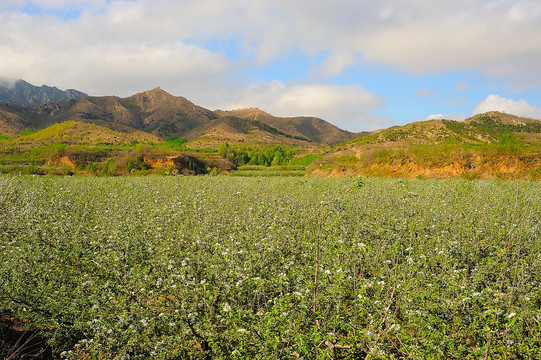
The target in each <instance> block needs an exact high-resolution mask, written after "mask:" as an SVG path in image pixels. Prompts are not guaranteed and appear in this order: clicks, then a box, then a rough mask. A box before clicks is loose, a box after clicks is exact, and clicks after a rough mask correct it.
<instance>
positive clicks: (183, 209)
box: [0, 176, 541, 359]
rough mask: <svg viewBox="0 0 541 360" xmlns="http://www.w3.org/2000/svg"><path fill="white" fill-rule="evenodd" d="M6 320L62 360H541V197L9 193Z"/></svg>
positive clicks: (132, 183) (124, 187) (282, 184)
mask: <svg viewBox="0 0 541 360" xmlns="http://www.w3.org/2000/svg"><path fill="white" fill-rule="evenodd" d="M0 188H1V189H2V191H1V192H0V260H1V262H0V311H2V312H4V313H10V314H12V316H14V317H16V318H17V319H18V321H20V322H23V323H25V324H26V326H27V327H28V328H32V329H42V335H44V336H46V337H47V339H48V341H49V342H50V344H51V345H52V346H53V348H54V353H55V354H56V356H58V357H60V358H78V359H467V358H470V359H528V358H531V359H536V358H540V356H541V355H540V354H541V350H540V349H541V312H540V309H541V289H540V286H541V241H540V240H541V185H540V184H539V183H538V182H527V181H523V182H518V181H496V180H494V181H468V180H417V179H409V180H403V179H371V178H369V179H363V178H340V179H318V178H296V177H288V178H282V177H266V178H260V177H253V178H252V177H211V176H199V177H180V176H178V177H124V178H106V177H48V176H46V177H29V176H0Z"/></svg>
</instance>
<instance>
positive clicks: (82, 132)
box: [12, 120, 159, 147]
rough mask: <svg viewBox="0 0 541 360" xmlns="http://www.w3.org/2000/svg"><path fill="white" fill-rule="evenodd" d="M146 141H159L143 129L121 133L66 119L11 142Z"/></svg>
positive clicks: (37, 143) (86, 142)
mask: <svg viewBox="0 0 541 360" xmlns="http://www.w3.org/2000/svg"><path fill="white" fill-rule="evenodd" d="M148 141H159V139H158V137H156V136H154V135H152V134H149V133H146V132H143V131H132V132H131V133H122V132H119V131H114V130H111V129H108V128H105V127H103V126H99V125H95V124H86V123H83V122H79V121H74V120H68V121H65V122H62V123H57V124H53V125H51V126H49V127H47V128H45V129H43V130H40V131H37V132H35V133H31V134H29V135H26V136H21V137H19V138H17V139H15V140H14V141H13V142H12V143H13V144H18V145H23V146H24V145H32V146H34V147H35V146H45V145H49V144H57V143H62V144H71V145H97V144H110V145H121V144H131V143H135V142H148Z"/></svg>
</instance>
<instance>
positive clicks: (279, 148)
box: [218, 143, 299, 166]
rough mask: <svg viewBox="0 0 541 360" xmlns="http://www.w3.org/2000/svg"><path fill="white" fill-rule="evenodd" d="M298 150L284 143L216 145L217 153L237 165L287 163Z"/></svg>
mask: <svg viewBox="0 0 541 360" xmlns="http://www.w3.org/2000/svg"><path fill="white" fill-rule="evenodd" d="M298 151H299V149H297V148H290V147H289V146H286V145H274V146H250V145H235V146H230V145H229V144H227V143H223V144H220V145H219V146H218V154H220V155H221V156H223V157H225V158H227V159H229V160H231V161H232V162H233V163H235V164H237V165H246V164H249V165H263V166H271V165H283V164H287V163H289V162H290V161H291V159H292V158H293V155H294V154H295V153H296V152H298Z"/></svg>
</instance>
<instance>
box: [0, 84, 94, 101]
mask: <svg viewBox="0 0 541 360" xmlns="http://www.w3.org/2000/svg"><path fill="white" fill-rule="evenodd" d="M86 95H87V94H85V93H83V92H81V91H77V90H74V89H67V90H60V89H58V88H57V87H54V86H52V87H51V86H47V85H42V86H34V85H32V84H29V83H27V82H26V81H24V80H22V79H19V80H16V81H14V82H12V81H7V80H1V79H0V102H7V103H10V104H15V105H21V106H30V107H34V106H39V105H43V104H47V103H52V102H61V101H66V100H71V99H79V98H82V97H84V96H86Z"/></svg>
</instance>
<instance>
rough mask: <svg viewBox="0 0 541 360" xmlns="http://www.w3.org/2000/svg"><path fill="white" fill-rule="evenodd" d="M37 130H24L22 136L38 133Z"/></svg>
mask: <svg viewBox="0 0 541 360" xmlns="http://www.w3.org/2000/svg"><path fill="white" fill-rule="evenodd" d="M36 131H37V130H36V129H28V128H26V129H24V130H23V131H21V135H22V136H29V135H32V134H34V133H35V132H36Z"/></svg>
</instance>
